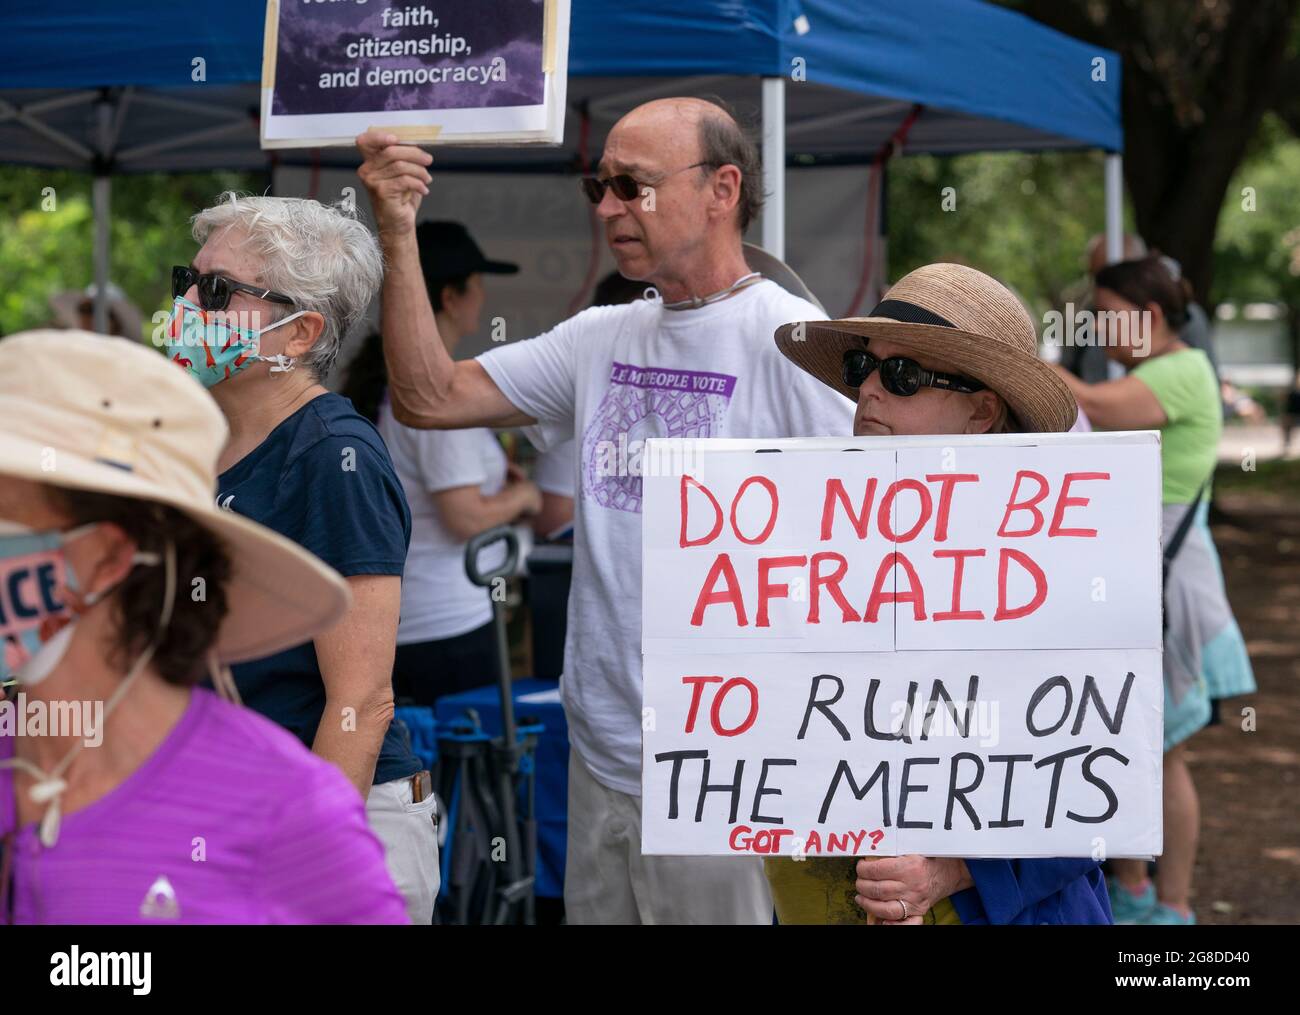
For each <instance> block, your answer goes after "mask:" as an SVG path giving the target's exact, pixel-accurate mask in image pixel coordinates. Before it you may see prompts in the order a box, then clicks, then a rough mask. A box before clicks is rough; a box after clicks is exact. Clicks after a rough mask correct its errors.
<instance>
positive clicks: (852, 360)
mask: <svg viewBox="0 0 1300 1015" xmlns="http://www.w3.org/2000/svg"><path fill="white" fill-rule="evenodd" d="M877 367H879V368H880V385H881V387H883V388H884V389H885V390H886V391H888V392H889V393H890V394H891V395H900V396H902V397H903V398H908V397H910V396H911V395H915V394H916V393H917V392H918V391H920V390H921V389H922V388H942V389H943V390H945V391H960V392H962V393H963V394H966V395H969V394H973V393H974V392H976V391H983V390H984V385H983V384H981V383H980V382H979V381H974V380H971V379H970V378H969V377H962V376H961V375H960V374H945V373H940V372H939V371H938V370H927V369H925V367H923V366H921V364H920V363H918V362H916V360H914V359H908V358H907V357H906V356H890V357H888V358H887V359H880V358H879V357H877V356H873V355H872V354H871V353H869V352H867V350H866V349H845V350H844V370H843V373H842V374H841V377H842V379H843V381H844V386H845V387H848V388H860V387H862V384H863V382H864V381H866V379H867V378H868V377H870V376H871V372H872V371H873V370H875V369H876V368H877Z"/></svg>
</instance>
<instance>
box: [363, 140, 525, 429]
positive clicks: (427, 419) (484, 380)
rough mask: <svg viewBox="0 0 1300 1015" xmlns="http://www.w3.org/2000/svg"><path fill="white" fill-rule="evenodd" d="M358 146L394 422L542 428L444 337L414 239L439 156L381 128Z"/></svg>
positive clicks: (420, 425)
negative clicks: (379, 273)
mask: <svg viewBox="0 0 1300 1015" xmlns="http://www.w3.org/2000/svg"><path fill="white" fill-rule="evenodd" d="M357 147H358V148H359V149H360V150H361V154H362V156H363V158H364V159H365V161H364V162H362V164H361V168H360V169H359V170H357V175H358V176H360V177H361V182H362V183H363V184H365V187H366V190H367V191H369V192H370V203H371V206H372V207H373V208H374V212H375V222H376V224H377V225H378V227H379V242H380V245H381V246H382V247H383V251H384V289H383V296H382V314H383V317H382V321H381V328H382V331H383V335H384V362H385V363H386V364H387V367H388V394H389V398H390V399H391V400H392V406H393V416H394V418H395V419H396V420H397V421H398V422H399V423H401V424H403V425H405V426H410V427H416V428H418V429H421V430H456V429H460V428H462V427H474V426H525V425H528V424H531V423H535V422H537V421H536V420H535V419H533V418H532V417H531V416H528V415H526V414H525V413H522V412H520V411H519V409H517V408H516V407H515V406H514V404H513V403H511V401H510V400H509V399H508V398H506V396H505V395H503V394H502V393H501V389H500V388H498V387H497V386H496V383H495V382H494V381H493V380H492V378H491V377H489V376H488V374H487V371H486V370H484V369H483V367H482V366H481V365H479V364H478V363H477V362H475V361H474V360H462V361H460V362H456V361H455V360H453V359H452V358H451V356H450V354H448V352H447V349H446V346H444V345H443V342H442V338H441V337H440V336H439V334H438V325H437V322H436V321H435V319H434V316H433V307H431V306H430V305H429V293H428V291H427V290H426V289H425V285H424V275H423V273H422V272H421V271H420V251H419V247H418V246H417V244H416V239H415V215H416V212H417V211H418V210H419V207H420V200H421V198H423V197H424V195H426V194H428V193H429V183H430V182H431V181H432V177H431V176H430V175H429V171H428V169H427V168H426V167H427V166H428V165H429V164H430V163H431V162H432V161H433V158H432V156H430V155H429V154H428V153H427V152H425V151H423V150H422V149H420V148H416V147H414V146H412V145H402V144H398V138H397V137H396V135H393V134H389V133H386V132H384V131H382V130H378V129H374V128H372V129H371V130H368V131H366V132H365V133H364V134H362V135H360V136H359V137H358V138H357Z"/></svg>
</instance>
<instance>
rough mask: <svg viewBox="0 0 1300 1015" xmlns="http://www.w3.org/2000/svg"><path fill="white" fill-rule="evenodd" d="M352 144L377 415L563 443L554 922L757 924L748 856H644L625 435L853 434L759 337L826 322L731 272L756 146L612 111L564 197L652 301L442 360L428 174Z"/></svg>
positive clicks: (420, 162) (700, 127)
mask: <svg viewBox="0 0 1300 1015" xmlns="http://www.w3.org/2000/svg"><path fill="white" fill-rule="evenodd" d="M357 143H358V146H359V147H360V149H361V151H362V154H363V155H364V156H365V162H364V164H363V165H362V167H361V169H360V176H361V180H362V182H363V183H364V184H365V185H366V188H367V189H368V190H369V192H370V196H371V200H372V202H373V205H374V209H375V216H376V219H377V221H378V224H379V230H380V240H381V241H382V243H383V246H384V252H385V254H386V260H387V264H388V274H387V276H386V278H385V281H384V290H383V318H384V319H383V325H384V329H383V330H384V352H385V356H386V359H387V362H388V368H389V382H390V389H389V394H390V397H391V399H392V405H393V412H394V415H395V416H396V417H397V419H398V421H399V422H401V423H404V424H406V425H407V426H413V427H427V428H458V427H471V426H495V427H508V426H524V425H530V424H539V426H538V429H539V430H540V433H541V438H542V440H541V443H543V444H545V445H548V446H551V445H554V444H557V443H559V442H561V441H564V440H566V439H569V438H575V437H576V439H577V441H578V454H577V456H576V472H577V475H576V478H575V488H576V491H577V494H578V497H577V505H576V508H577V510H576V519H575V530H576V531H575V543H574V571H573V584H572V590H571V592H570V596H569V620H568V637H567V640H566V645H565V658H564V677H563V681H562V691H563V699H564V705H565V713H566V716H567V718H568V722H569V737H570V743H571V746H572V752H571V756H570V760H569V826H568V827H569V831H568V834H569V840H568V857H567V864H566V866H567V870H566V873H565V886H564V901H565V910H566V915H567V918H568V919H569V921H570V922H572V923H758V924H767V923H770V922H771V920H772V902H771V897H770V894H769V892H768V888H767V882H766V879H765V878H764V875H763V868H762V866H761V863H760V861H758V860H756V859H755V860H750V859H742V858H731V857H716V858H715V857H668V856H643V855H642V853H641V798H640V791H641V723H642V711H641V710H642V704H641V516H640V511H641V478H640V475H639V472H640V469H639V458H640V455H639V448H640V444H641V441H642V440H643V439H644V438H647V437H798V436H830V435H839V434H844V433H848V432H850V431H851V429H852V421H853V410H854V406H853V405H852V403H850V402H849V401H848V399H846V398H843V397H842V396H840V395H838V394H836V393H834V392H832V391H831V390H830V389H829V388H827V387H825V386H824V385H820V384H818V383H817V382H816V381H814V380H813V379H812V378H811V376H810V375H808V374H805V373H803V372H802V371H800V370H798V369H797V368H795V367H794V366H793V365H792V364H790V363H789V362H788V361H787V360H785V359H784V357H782V356H781V354H780V353H779V352H778V351H777V349H776V345H775V343H774V342H773V341H772V333H773V331H774V330H775V329H776V328H777V326H778V325H781V324H784V323H786V322H787V321H797V320H821V319H824V316H825V315H824V314H822V313H821V312H820V311H819V310H818V309H817V308H816V307H815V306H813V305H812V304H811V303H808V302H806V301H805V300H802V299H799V298H798V297H796V296H793V295H791V294H790V293H787V292H786V291H785V290H783V289H781V288H780V287H779V286H777V285H776V284H775V283H773V282H771V281H769V280H767V279H764V278H761V277H756V276H754V275H753V274H752V273H751V272H750V270H749V267H748V265H747V264H746V263H745V258H744V255H743V253H742V250H741V235H742V233H743V231H744V229H745V228H746V227H747V226H748V225H749V222H750V219H751V218H752V217H753V216H754V215H755V213H756V212H757V210H758V207H759V205H760V203H761V195H762V181H761V179H760V172H759V164H758V152H757V149H756V148H755V146H754V144H753V142H752V141H751V140H750V139H749V138H748V137H747V136H746V135H745V133H744V131H742V130H741V128H740V127H739V126H738V125H737V123H736V122H735V120H734V119H733V118H732V117H731V116H730V114H728V113H727V112H726V111H724V110H723V109H721V108H720V107H719V106H717V105H714V104H712V103H710V102H705V101H703V100H699V99H661V100H658V101H655V102H650V103H647V104H645V105H643V106H638V107H637V108H636V109H634V110H632V111H631V112H630V113H628V114H627V115H626V116H624V117H623V118H622V119H621V120H619V121H618V123H617V124H615V125H614V128H613V129H612V130H611V131H610V133H609V137H608V138H607V140H606V142H605V150H604V153H603V156H602V158H601V160H600V164H599V166H598V167H597V174H596V176H595V177H594V178H590V179H588V180H585V181H584V183H583V189H584V191H585V192H586V194H587V196H588V198H589V199H590V200H593V201H594V202H596V214H597V215H598V216H599V217H600V220H601V222H602V223H603V224H604V227H605V239H606V241H607V242H608V244H609V248H610V250H611V252H612V253H613V255H614V260H615V261H616V262H617V264H618V269H619V271H620V272H621V273H622V274H623V275H624V276H625V277H626V278H629V279H635V280H638V281H642V282H646V283H648V284H649V285H652V286H653V287H654V288H655V289H657V290H658V293H659V298H658V299H653V300H638V301H636V302H634V303H631V304H626V305H621V306H603V307H593V308H590V309H588V310H584V311H583V312H582V313H580V314H578V315H576V316H575V317H572V318H570V319H569V320H567V321H564V322H563V323H561V324H560V325H558V326H557V327H555V328H554V329H552V330H551V331H549V332H547V333H546V334H544V335H542V336H540V337H539V338H535V339H532V340H529V341H524V342H512V343H509V344H507V345H505V346H502V347H500V348H497V349H493V350H491V351H490V352H487V353H485V354H483V355H482V356H480V357H479V358H478V359H476V360H469V361H461V362H453V361H452V360H451V358H450V357H449V356H448V355H447V353H446V352H445V350H444V349H443V345H442V343H441V342H440V341H439V340H438V335H437V330H436V327H435V324H434V317H433V312H432V311H431V310H430V309H429V301H428V297H427V294H426V292H425V286H424V282H423V279H422V277H421V274H420V265H419V259H418V255H417V253H416V244H415V231H414V226H415V218H416V211H417V209H418V207H419V204H420V200H421V198H422V197H423V196H424V195H426V194H428V192H429V186H430V184H431V182H432V177H431V176H430V174H429V172H428V170H427V167H428V165H429V164H430V162H431V159H430V157H429V156H428V155H427V154H426V153H425V152H423V151H421V150H420V149H418V148H413V147H410V146H405V145H401V144H398V143H397V138H396V137H394V136H392V135H385V134H384V133H383V132H382V131H377V130H372V131H369V132H367V133H366V134H363V135H362V136H361V137H359V138H358V139H357ZM621 448H627V452H626V453H624V452H622V451H621V450H620V449H621ZM634 455H635V460H633V456H634ZM611 464H613V467H612V468H611ZM628 466H631V467H628ZM724 803H725V801H724Z"/></svg>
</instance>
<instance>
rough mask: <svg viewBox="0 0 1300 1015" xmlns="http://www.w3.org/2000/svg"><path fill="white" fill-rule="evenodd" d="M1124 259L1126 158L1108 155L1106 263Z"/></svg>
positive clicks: (1115, 154)
mask: <svg viewBox="0 0 1300 1015" xmlns="http://www.w3.org/2000/svg"><path fill="white" fill-rule="evenodd" d="M1123 259H1124V156H1122V155H1120V154H1118V153H1108V154H1107V155H1106V263H1107V264H1114V263H1115V262H1116V261H1122V260H1123Z"/></svg>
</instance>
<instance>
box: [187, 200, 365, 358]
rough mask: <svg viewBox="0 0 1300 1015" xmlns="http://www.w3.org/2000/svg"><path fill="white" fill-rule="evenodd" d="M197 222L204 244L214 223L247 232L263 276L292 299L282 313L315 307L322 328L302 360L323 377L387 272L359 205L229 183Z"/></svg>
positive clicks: (269, 285)
mask: <svg viewBox="0 0 1300 1015" xmlns="http://www.w3.org/2000/svg"><path fill="white" fill-rule="evenodd" d="M193 222H194V239H195V241H196V242H197V243H199V244H200V245H202V244H203V243H205V242H206V241H207V239H208V237H209V236H211V235H212V234H213V233H214V232H216V231H217V230H222V229H227V228H232V227H233V228H235V229H238V230H240V231H241V232H243V233H244V234H245V235H246V236H247V238H248V239H247V242H248V243H249V244H250V246H251V248H252V251H253V253H254V254H255V255H256V256H257V257H258V258H259V259H260V260H261V264H262V268H261V271H260V272H259V278H258V282H259V283H260V284H262V285H265V286H266V287H267V288H269V289H274V290H276V291H277V292H281V293H284V295H286V296H288V297H289V298H290V299H292V300H293V302H294V306H293V307H292V308H281V313H280V314H279V316H278V317H277V318H276V319H277V320H278V319H279V317H283V316H287V315H288V314H291V313H293V312H294V311H297V310H313V311H315V312H316V313H318V314H320V315H321V316H322V317H324V318H325V328H324V330H322V331H321V334H320V337H319V338H318V339H317V340H316V344H315V345H314V346H312V348H311V351H310V352H308V353H307V355H306V356H304V357H303V359H302V363H303V366H305V367H308V368H309V369H310V370H311V371H312V372H313V373H314V374H315V375H316V378H317V379H318V380H324V379H325V377H326V376H328V374H329V372H330V370H331V369H332V368H333V366H334V361H335V360H336V359H337V358H338V354H339V347H340V346H341V345H342V343H343V337H344V336H345V335H346V334H347V333H348V331H349V330H350V329H351V328H352V326H353V325H354V324H356V323H357V321H359V320H360V319H361V317H362V315H363V314H364V313H365V312H366V308H367V307H368V306H369V305H370V301H371V300H373V299H374V298H375V294H376V293H378V292H379V287H380V285H381V284H382V282H383V278H384V259H383V255H382V254H381V253H380V250H379V241H378V240H376V239H375V237H374V234H372V233H371V232H370V230H369V229H367V228H366V227H365V225H364V224H363V223H361V222H360V221H358V220H357V217H356V212H355V210H353V208H352V207H351V206H350V205H349V204H348V203H347V202H343V201H340V202H339V203H337V204H333V205H325V204H321V203H320V202H319V201H312V200H309V199H306V198H298V197H258V196H256V195H251V194H239V193H236V192H235V191H230V190H228V191H226V192H225V193H224V194H222V195H221V196H220V197H218V198H217V203H216V204H214V205H213V206H212V207H211V208H205V209H204V210H203V211H201V212H199V213H198V214H197V215H195V216H194V220H193ZM241 281H251V280H250V279H243V280H241Z"/></svg>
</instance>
